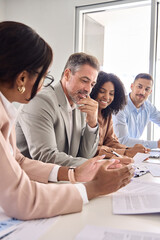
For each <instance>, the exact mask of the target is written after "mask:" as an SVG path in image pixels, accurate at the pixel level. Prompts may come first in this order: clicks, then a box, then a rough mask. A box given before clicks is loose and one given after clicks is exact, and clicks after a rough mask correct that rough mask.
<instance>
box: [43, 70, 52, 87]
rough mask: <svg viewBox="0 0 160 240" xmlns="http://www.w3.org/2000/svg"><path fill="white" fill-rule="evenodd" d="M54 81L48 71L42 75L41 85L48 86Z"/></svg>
mask: <svg viewBox="0 0 160 240" xmlns="http://www.w3.org/2000/svg"><path fill="white" fill-rule="evenodd" d="M53 82H54V77H53V76H52V75H50V74H49V73H48V74H47V75H46V76H45V77H44V82H43V87H48V86H49V85H51V84H52V83H53Z"/></svg>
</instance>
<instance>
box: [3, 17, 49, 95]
mask: <svg viewBox="0 0 160 240" xmlns="http://www.w3.org/2000/svg"><path fill="white" fill-rule="evenodd" d="M52 57H53V56H52V50H51V48H50V46H49V45H48V44H47V43H46V42H45V41H44V40H43V39H42V38H41V37H40V36H39V35H38V34H37V33H36V32H35V31H34V30H33V29H31V28H30V27H28V26H26V25H25V24H22V23H18V22H12V21H6V22H1V23H0V84H9V85H10V87H11V88H12V87H13V86H14V82H15V79H16V77H17V75H18V74H19V73H21V72H22V71H24V70H26V71H28V72H29V73H30V74H34V73H36V72H37V70H38V69H39V68H40V67H42V70H41V71H40V73H39V74H38V77H37V80H36V82H35V84H34V86H33V88H32V93H31V98H32V97H34V95H35V94H36V91H37V88H38V84H39V82H40V80H41V78H42V77H43V76H44V74H45V73H46V71H47V69H48V67H49V65H50V63H51V61H52Z"/></svg>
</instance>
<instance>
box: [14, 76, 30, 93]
mask: <svg viewBox="0 0 160 240" xmlns="http://www.w3.org/2000/svg"><path fill="white" fill-rule="evenodd" d="M27 79H28V73H27V71H23V72H21V73H20V74H19V75H18V76H17V79H16V85H17V86H16V87H17V91H18V92H19V93H20V94H23V93H24V92H25V90H26V88H25V85H26V82H27Z"/></svg>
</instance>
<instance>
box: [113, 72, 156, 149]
mask: <svg viewBox="0 0 160 240" xmlns="http://www.w3.org/2000/svg"><path fill="white" fill-rule="evenodd" d="M152 85H153V79H152V77H151V75H149V74H146V73H140V74H138V75H137V76H136V77H135V80H134V82H133V83H132V84H131V90H132V91H131V93H130V94H129V95H128V103H127V105H126V106H125V108H124V110H121V111H119V112H118V114H117V115H116V116H113V123H114V131H115V134H116V136H117V137H118V139H119V142H120V143H122V144H125V145H127V146H129V147H132V146H134V145H135V144H136V143H139V144H142V145H143V146H145V147H147V148H160V140H158V141H148V140H141V139H139V138H140V137H141V136H142V134H143V131H144V128H145V127H146V125H147V124H148V122H149V121H152V122H154V123H156V124H157V125H158V126H160V111H158V110H157V109H156V107H155V106H153V105H152V104H151V103H150V101H148V100H147V99H148V97H149V95H150V94H151V92H152Z"/></svg>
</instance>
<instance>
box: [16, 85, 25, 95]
mask: <svg viewBox="0 0 160 240" xmlns="http://www.w3.org/2000/svg"><path fill="white" fill-rule="evenodd" d="M17 90H18V92H20V93H21V94H23V93H24V92H25V90H26V89H25V87H24V86H22V87H17Z"/></svg>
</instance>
